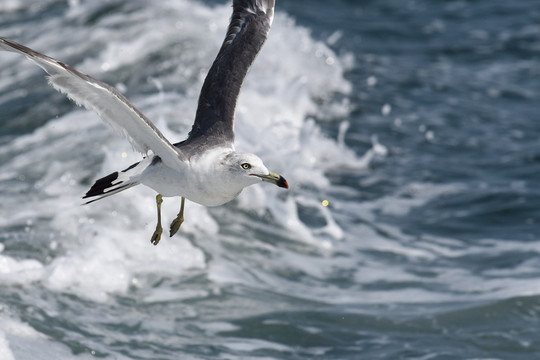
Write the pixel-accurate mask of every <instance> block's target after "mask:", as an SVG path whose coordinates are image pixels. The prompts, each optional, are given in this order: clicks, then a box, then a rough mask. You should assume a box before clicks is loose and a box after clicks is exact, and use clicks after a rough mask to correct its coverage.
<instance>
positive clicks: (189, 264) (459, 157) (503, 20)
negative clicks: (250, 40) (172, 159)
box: [0, 0, 540, 360]
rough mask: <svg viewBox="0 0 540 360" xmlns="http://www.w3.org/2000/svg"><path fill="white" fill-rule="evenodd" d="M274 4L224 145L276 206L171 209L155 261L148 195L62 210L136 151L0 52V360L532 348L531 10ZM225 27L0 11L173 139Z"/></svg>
mask: <svg viewBox="0 0 540 360" xmlns="http://www.w3.org/2000/svg"><path fill="white" fill-rule="evenodd" d="M276 11H277V13H276V18H275V21H274V24H273V28H272V31H271V33H270V38H269V40H268V42H267V44H266V45H265V48H264V49H263V51H262V52H261V54H260V56H259V57H258V59H257V61H256V63H255V66H254V67H253V69H252V71H251V72H250V74H249V75H248V78H247V79H246V83H245V87H244V88H243V91H242V94H241V99H240V103H239V107H238V112H237V116H238V119H237V124H236V125H237V128H236V136H237V147H238V148H239V149H241V150H249V151H253V152H256V153H258V154H259V155H260V156H261V157H262V158H263V159H264V161H265V162H266V163H267V164H268V165H269V167H271V168H273V169H275V170H276V171H278V172H280V173H283V174H284V175H285V177H286V178H287V180H289V182H290V183H291V185H292V186H291V189H290V191H288V192H284V191H281V190H280V189H274V188H271V187H269V186H264V185H261V186H254V187H251V188H248V189H246V190H245V191H244V193H243V194H242V195H241V196H240V197H239V199H238V200H235V201H234V202H232V203H230V204H228V205H225V206H222V207H218V208H212V209H207V208H204V207H201V206H198V205H195V204H192V203H190V204H188V207H187V209H186V223H185V224H184V225H183V226H182V229H181V231H180V234H179V235H177V236H175V237H174V238H172V239H168V238H167V239H164V241H162V243H160V244H159V246H157V247H153V246H152V245H151V244H150V243H149V239H150V235H151V234H152V231H153V228H154V226H155V223H154V221H155V218H154V216H155V208H154V204H153V202H154V194H153V192H152V191H150V190H148V189H145V188H142V187H141V188H136V189H132V190H129V191H127V192H125V193H122V194H120V195H117V196H115V197H114V198H111V199H109V200H104V201H103V202H99V203H95V204H92V205H91V206H84V207H83V206H80V203H81V200H80V197H81V196H82V195H83V194H84V193H85V191H86V189H87V187H88V186H90V185H91V183H92V182H93V181H94V180H95V179H97V178H99V177H100V176H103V175H106V174H107V173H108V172H110V171H114V170H117V169H121V168H124V167H126V166H127V165H129V164H131V163H132V162H134V161H137V160H138V159H139V158H140V155H138V154H135V153H133V151H131V149H130V147H129V144H128V143H127V142H126V141H125V140H123V139H120V138H118V137H117V136H115V135H114V134H113V133H112V131H110V129H109V128H107V127H106V126H104V125H103V124H102V123H101V122H100V121H99V120H98V119H97V117H96V116H95V115H94V114H92V113H90V112H88V111H84V110H82V109H80V108H76V107H75V106H74V105H73V104H72V103H71V102H69V101H68V100H66V99H65V98H64V97H63V96H62V95H60V94H57V93H56V92H55V91H53V90H52V89H51V88H49V87H48V86H47V84H46V81H45V80H44V79H43V73H42V72H41V71H40V69H38V68H37V67H35V66H34V65H32V64H31V63H30V62H28V61H26V60H24V59H23V58H21V57H17V56H15V55H12V54H8V53H0V196H1V198H2V202H1V204H0V250H1V252H0V358H1V359H5V360H11V359H17V360H19V359H74V358H75V359H79V358H80V359H88V358H106V359H437V360H443V359H444V360H446V359H505V360H506V359H535V358H537V357H540V335H539V334H540V325H539V324H540V322H539V314H540V313H539V311H540V296H539V294H540V281H539V276H540V259H539V254H540V242H539V237H540V225H539V221H540V213H539V209H540V185H539V184H540V176H539V174H540V146H539V145H538V139H539V137H540V121H539V119H538V117H539V115H538V114H539V111H538V110H539V109H540V108H539V100H540V81H539V80H540V4H539V3H538V2H537V1H532V0H521V1H513V2H509V1H498V0H491V1H487V0H481V1H428V0H424V1H420V0H417V1H414V0H411V1H398V0H383V1H353V0H350V1H344V0H338V1H322V0H319V1H300V0H297V1H285V0H283V1H280V0H277V4H276ZM230 12H231V9H230V6H229V4H226V3H225V2H223V1H217V0H215V1H208V2H205V1H194V0H174V1H173V0H164V1H160V2H145V1H139V0H133V1H129V2H125V1H120V0H110V1H102V2H94V1H84V0H79V1H77V0H73V1H56V0H45V1H43V0H40V1H37V0H30V1H22V0H5V1H4V2H0V35H1V36H5V37H9V38H12V39H14V40H16V41H18V42H21V43H23V44H26V45H28V46H30V47H32V48H34V49H36V50H38V51H41V52H44V53H47V54H48V55H50V56H53V57H55V58H58V59H60V60H62V61H64V62H66V63H68V64H71V65H73V66H75V67H76V68H78V69H80V70H81V71H83V72H87V73H89V74H92V75H93V76H95V77H96V78H98V79H100V80H103V81H106V82H108V83H110V84H113V85H115V86H117V87H118V88H119V89H120V90H121V91H122V92H124V93H125V95H126V96H127V97H128V98H129V99H131V100H132V101H133V102H134V104H135V105H136V106H137V107H139V108H140V109H141V111H143V112H144V113H145V114H146V115H147V116H148V117H149V118H151V119H153V121H155V122H156V124H157V126H158V127H159V128H160V129H163V132H164V133H165V135H166V136H167V137H169V138H170V139H171V140H172V141H178V140H181V139H183V138H184V137H185V136H186V134H187V132H188V131H189V128H190V125H191V122H192V119H193V115H194V113H195V106H196V100H197V96H198V91H199V89H200V86H201V84H202V81H203V79H204V75H205V73H206V71H207V70H208V67H209V65H210V63H211V61H212V59H213V57H214V56H215V54H216V52H217V49H218V47H219V45H220V43H221V41H222V39H223V36H224V32H225V28H226V26H227V21H228V17H229V16H230ZM324 200H326V201H328V203H326V202H325V203H324V204H328V206H323V201H324ZM178 203H179V201H178V200H168V199H166V201H165V203H164V216H165V219H164V221H165V222H168V221H169V218H170V219H172V217H173V216H174V215H175V214H176V212H177V210H178V209H177V206H178V205H179V204H178ZM36 354H39V356H38V355H36Z"/></svg>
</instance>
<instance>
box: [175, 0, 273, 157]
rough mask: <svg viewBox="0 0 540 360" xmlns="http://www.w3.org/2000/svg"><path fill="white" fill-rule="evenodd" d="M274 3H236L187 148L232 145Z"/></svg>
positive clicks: (252, 0)
mask: <svg viewBox="0 0 540 360" xmlns="http://www.w3.org/2000/svg"><path fill="white" fill-rule="evenodd" d="M273 18H274V0H234V1H233V14H232V17H231V21H230V24H229V28H228V30H227V36H226V37H225V41H224V42H223V45H222V46H221V49H220V50H219V53H218V55H217V57H216V59H215V60H214V63H213V64H212V67H211V68H210V71H209V72H208V75H207V76H206V79H205V81H204V84H203V87H202V90H201V94H200V97H199V105H198V108H197V114H196V116H195V123H194V124H193V127H192V129H191V132H190V133H189V137H188V139H187V140H186V141H185V142H184V145H188V146H189V143H190V142H192V141H193V140H197V141H196V142H197V143H199V142H200V143H204V144H205V145H209V146H212V145H232V142H233V141H234V130H233V125H234V112H235V108H236V100H237V98H238V94H239V93H240V88H241V86H242V83H243V81H244V78H245V76H246V74H247V72H248V70H249V67H250V66H251V64H252V63H253V60H255V57H256V56H257V53H258V52H259V50H260V49H261V47H262V46H263V44H264V41H265V40H266V37H267V35H268V32H269V31H270V26H271V24H272V20H273Z"/></svg>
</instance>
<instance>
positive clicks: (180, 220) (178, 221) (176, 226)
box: [170, 196, 186, 237]
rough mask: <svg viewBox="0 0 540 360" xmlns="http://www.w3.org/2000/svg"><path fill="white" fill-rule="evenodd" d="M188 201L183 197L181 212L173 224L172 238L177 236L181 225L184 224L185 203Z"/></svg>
mask: <svg viewBox="0 0 540 360" xmlns="http://www.w3.org/2000/svg"><path fill="white" fill-rule="evenodd" d="M185 201H186V198H185V197H183V196H182V204H181V205H180V212H179V213H178V215H177V216H176V219H174V220H173V222H172V223H171V229H170V230H171V231H170V234H171V237H172V236H173V235H174V234H176V232H177V231H178V229H180V225H182V223H183V222H184V202H185Z"/></svg>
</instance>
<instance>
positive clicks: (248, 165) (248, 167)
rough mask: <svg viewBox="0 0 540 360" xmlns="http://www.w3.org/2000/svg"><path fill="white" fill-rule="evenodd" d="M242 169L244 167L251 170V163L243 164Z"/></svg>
mask: <svg viewBox="0 0 540 360" xmlns="http://www.w3.org/2000/svg"><path fill="white" fill-rule="evenodd" d="M242 169H244V170H249V169H251V165H250V164H248V163H243V164H242Z"/></svg>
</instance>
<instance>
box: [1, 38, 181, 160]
mask: <svg viewBox="0 0 540 360" xmlns="http://www.w3.org/2000/svg"><path fill="white" fill-rule="evenodd" d="M0 49H1V50H6V51H12V52H16V53H20V54H23V55H26V56H27V57H28V58H29V59H30V60H32V61H34V62H35V63H36V64H37V65H39V66H40V67H42V68H43V70H45V71H46V72H47V73H48V74H49V75H50V76H49V84H50V85H51V86H53V87H54V88H55V89H56V90H58V91H60V92H62V93H64V94H66V95H67V96H68V97H69V98H70V99H71V100H73V101H75V102H76V103H77V105H79V106H81V105H82V106H84V107H86V108H87V109H92V110H94V111H95V112H96V113H97V114H98V115H99V117H100V118H101V119H103V120H104V121H105V122H106V123H108V124H109V125H111V126H112V128H113V129H114V130H116V131H117V132H118V133H119V134H121V135H122V136H124V137H126V138H127V139H128V140H129V142H130V143H131V145H132V146H133V148H134V149H135V150H137V151H140V152H141V153H143V154H144V153H147V152H148V150H152V152H153V153H154V154H156V155H157V156H159V157H160V158H161V159H162V160H163V162H164V163H165V164H167V165H168V166H169V167H171V168H174V169H178V170H182V169H184V168H185V166H186V164H185V161H184V159H185V157H184V155H183V154H182V153H181V152H180V151H179V149H178V148H176V147H175V146H173V145H172V144H171V143H170V142H169V141H168V140H167V139H166V138H165V137H164V136H163V134H162V133H161V132H160V131H159V130H158V129H157V128H156V127H155V125H154V124H152V122H151V121H150V120H148V119H147V118H146V117H145V116H144V115H143V114H142V113H141V112H140V111H139V110H138V109H137V108H135V106H133V104H131V103H130V102H129V101H128V100H127V99H126V98H125V97H124V96H123V95H122V94H121V93H120V92H118V90H116V89H115V88H113V87H112V86H109V85H107V84H105V83H103V82H101V81H98V80H95V79H93V78H92V77H90V76H88V75H85V74H83V73H81V72H79V71H77V70H75V69H73V68H71V67H69V66H67V65H66V64H63V63H61V62H59V61H56V60H55V59H53V58H50V57H48V56H46V55H43V54H40V53H38V52H36V51H34V50H32V49H30V48H27V47H25V46H23V45H20V44H18V43H16V42H14V41H11V40H8V39H6V38H2V37H0Z"/></svg>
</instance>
